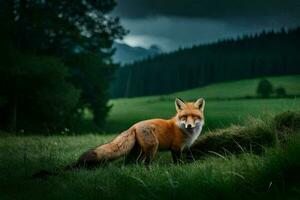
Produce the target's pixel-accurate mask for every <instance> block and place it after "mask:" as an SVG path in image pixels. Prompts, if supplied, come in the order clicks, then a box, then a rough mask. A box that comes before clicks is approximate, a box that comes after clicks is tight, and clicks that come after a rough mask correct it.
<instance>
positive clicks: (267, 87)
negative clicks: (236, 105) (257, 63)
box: [256, 79, 273, 98]
mask: <svg viewBox="0 0 300 200" xmlns="http://www.w3.org/2000/svg"><path fill="white" fill-rule="evenodd" d="M256 93H257V94H258V95H259V96H261V97H264V98H268V97H270V95H271V94H272V93H273V86H272V83H271V82H270V81H269V80H267V79H262V80H260V81H259V83H258V86H257V90H256Z"/></svg>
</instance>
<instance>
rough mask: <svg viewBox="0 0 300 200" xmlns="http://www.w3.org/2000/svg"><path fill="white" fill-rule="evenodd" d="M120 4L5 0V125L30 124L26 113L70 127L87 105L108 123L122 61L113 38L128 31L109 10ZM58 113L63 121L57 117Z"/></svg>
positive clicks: (1, 0)
mask: <svg viewBox="0 0 300 200" xmlns="http://www.w3.org/2000/svg"><path fill="white" fill-rule="evenodd" d="M115 5H116V2H115V1H114V0H84V1H83V0H73V1H66V0H51V1H50V0H45V1H36V0H10V1H5V0H0V21H1V26H2V30H1V35H0V37H1V38H0V42H1V52H0V53H1V57H2V58H3V59H1V61H0V65H1V66H0V69H1V74H0V76H1V88H5V90H1V91H0V111H5V112H0V113H1V116H0V119H7V120H4V121H6V122H3V123H2V125H1V127H9V128H10V129H16V128H17V129H22V128H24V126H23V125H24V124H28V123H25V121H26V120H25V118H26V119H27V118H28V119H31V121H30V124H32V125H34V124H36V125H37V124H39V123H38V122H40V121H45V120H46V119H47V122H49V123H47V125H45V127H47V129H51V128H53V129H58V128H57V127H63V126H65V127H70V126H71V125H70V124H71V122H72V120H73V117H74V116H76V118H78V117H79V118H80V117H81V116H80V114H78V111H79V110H80V109H81V108H83V107H89V108H90V109H91V110H92V112H93V113H94V116H95V118H96V120H95V121H96V122H97V125H99V126H101V125H102V124H103V122H104V121H105V117H106V115H107V112H108V110H109V106H107V101H108V98H109V93H108V90H109V83H110V81H111V78H112V76H113V73H114V70H115V68H116V67H117V66H116V65H114V64H112V62H111V55H112V54H113V52H114V50H113V49H112V43H113V41H114V40H115V39H121V38H122V36H123V35H124V34H125V33H126V31H125V30H124V29H123V28H122V26H121V25H120V23H119V19H118V18H116V17H111V16H109V15H108V13H109V12H110V11H111V10H112V9H113V8H114V7H115ZM78 57H81V58H83V59H77V58H78ZM16 58H17V59H16ZM73 58H74V61H73V62H70V60H72V59H73ZM93 59H95V60H93ZM75 60H76V61H78V62H75ZM103 77H108V78H103ZM25 80H26V81H25ZM87 85H90V86H91V87H87ZM23 87H24V88H23ZM25 88H26V89H25ZM91 88H92V91H93V92H92V95H91V92H90V89H91ZM23 89H24V91H26V92H21V91H23ZM52 105H55V106H52ZM26 106H30V107H32V108H35V107H37V108H39V110H40V111H41V112H42V111H44V110H47V113H46V112H45V113H43V114H45V115H43V114H41V113H39V112H31V110H30V109H29V107H28V108H26ZM43 106H45V107H43ZM54 107H55V108H54ZM46 115H47V117H44V118H43V116H46ZM57 115H59V117H57ZM21 116H24V117H23V118H22V117H21ZM56 119H57V120H58V119H59V120H60V121H61V124H60V125H58V124H57V123H52V122H53V120H54V121H55V120H56ZM62 119H64V120H62ZM22 120H23V122H24V123H23V122H22ZM1 122H2V121H1ZM100 122H101V123H100ZM22 124H23V125H22ZM1 127H0V128H1Z"/></svg>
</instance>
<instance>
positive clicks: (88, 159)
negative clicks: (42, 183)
mask: <svg viewBox="0 0 300 200" xmlns="http://www.w3.org/2000/svg"><path fill="white" fill-rule="evenodd" d="M135 135H136V134H135V130H134V129H132V128H131V129H128V130H127V131H124V132H123V133H121V134H120V135H119V136H117V137H116V138H115V139H113V140H112V141H110V142H108V143H106V144H103V145H100V146H98V147H96V148H94V149H91V150H89V151H87V152H85V153H83V154H82V155H81V156H80V157H79V159H78V160H77V161H76V162H75V163H73V164H70V165H68V166H65V167H63V168H59V169H57V170H55V172H50V171H46V170H41V171H40V172H38V173H35V174H34V175H33V176H32V177H33V178H47V177H48V176H55V175H58V174H59V172H63V171H68V170H72V169H78V168H80V167H87V168H91V167H95V166H97V165H100V164H103V163H105V162H107V161H111V160H114V159H117V158H119V157H120V156H123V155H127V154H128V153H129V152H130V151H131V150H132V149H133V147H134V145H135V142H136V137H135Z"/></svg>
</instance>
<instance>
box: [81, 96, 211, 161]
mask: <svg viewBox="0 0 300 200" xmlns="http://www.w3.org/2000/svg"><path fill="white" fill-rule="evenodd" d="M204 104H205V102H204V99H202V98H201V99H198V100H197V101H196V102H190V103H184V102H183V101H182V100H180V99H176V101H175V106H176V110H177V114H176V115H175V116H174V117H173V118H171V119H169V120H164V119H151V120H146V121H141V122H138V123H136V124H134V125H133V126H132V127H131V128H129V129H128V130H127V131H124V132H123V133H122V134H120V135H119V136H118V137H116V138H115V139H113V140H112V141H111V142H109V143H106V144H103V145H101V146H99V147H96V148H95V149H92V150H90V151H88V152H86V153H84V154H83V155H82V156H81V157H80V158H79V160H78V162H77V163H78V164H82V163H84V164H97V163H102V162H103V161H109V160H114V159H116V158H118V157H120V156H122V155H127V154H129V153H130V151H132V149H134V146H137V147H138V149H139V151H140V153H139V154H138V155H139V156H138V158H137V159H138V160H140V161H145V163H146V164H149V163H150V162H151V161H152V160H153V159H154V157H155V155H156V153H157V151H158V150H170V151H171V152H172V156H173V160H174V162H175V163H177V162H178V161H179V159H180V155H181V152H182V151H183V150H184V149H188V148H189V147H190V145H192V143H193V142H194V141H195V139H197V137H198V136H199V134H200V132H201V129H202V126H203V124H204V113H203V110H204Z"/></svg>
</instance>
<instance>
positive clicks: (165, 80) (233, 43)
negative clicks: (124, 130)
mask: <svg viewBox="0 0 300 200" xmlns="http://www.w3.org/2000/svg"><path fill="white" fill-rule="evenodd" d="M299 49H300V28H299V27H298V28H295V29H291V30H288V31H286V30H284V29H282V30H281V31H279V32H274V31H270V32H265V31H263V32H261V33H259V34H255V35H246V36H243V37H240V38H237V39H227V40H223V41H219V42H216V43H212V44H206V45H200V46H194V47H192V48H186V49H179V50H178V51H175V52H171V53H165V54H159V55H157V56H155V57H153V58H148V59H144V60H142V61H139V62H135V63H133V64H131V65H126V66H125V67H122V68H120V69H119V70H118V72H117V76H116V79H115V82H114V84H113V87H112V96H113V97H114V98H116V97H134V96H148V95H157V94H168V93H172V92H176V91H182V90H187V89H192V88H196V87H201V86H205V85H208V84H211V83H216V82H224V81H230V80H240V79H248V78H255V77H261V76H281V75H288V74H300V56H299ZM228 92H230V91H228Z"/></svg>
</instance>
